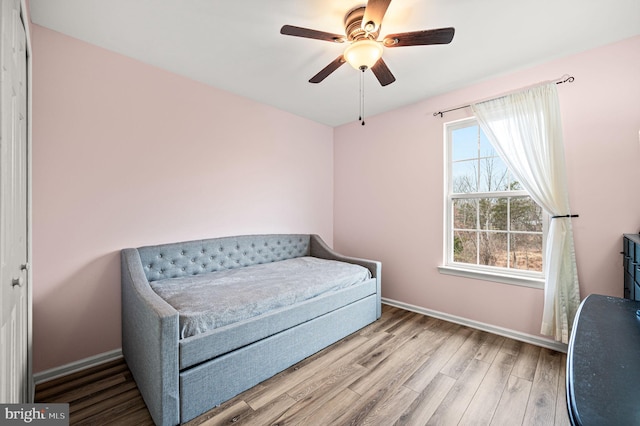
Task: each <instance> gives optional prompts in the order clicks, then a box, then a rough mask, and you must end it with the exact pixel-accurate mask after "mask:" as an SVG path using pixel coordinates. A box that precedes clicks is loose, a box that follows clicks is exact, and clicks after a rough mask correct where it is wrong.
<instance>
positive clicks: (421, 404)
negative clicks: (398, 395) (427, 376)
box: [394, 374, 456, 426]
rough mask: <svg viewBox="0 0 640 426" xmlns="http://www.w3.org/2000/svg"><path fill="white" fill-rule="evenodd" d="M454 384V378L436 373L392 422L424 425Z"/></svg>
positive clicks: (411, 425)
mask: <svg viewBox="0 0 640 426" xmlns="http://www.w3.org/2000/svg"><path fill="white" fill-rule="evenodd" d="M455 384H456V379H454V378H452V377H449V376H447V375H445V374H437V375H436V376H435V377H434V378H433V380H431V381H429V384H428V385H427V386H426V387H425V388H424V390H423V391H422V392H420V394H419V395H418V396H417V397H416V399H415V400H414V401H413V403H412V404H411V405H410V406H409V407H408V408H407V409H406V410H405V411H404V412H403V413H402V415H400V417H399V418H398V419H397V420H396V422H395V423H394V424H395V425H410V426H413V425H416V426H417V425H420V426H422V425H424V424H425V423H426V422H427V421H428V420H429V419H430V418H431V416H432V415H433V413H435V411H436V409H437V408H438V407H439V406H440V404H441V403H442V401H443V400H444V398H445V397H446V396H447V394H448V393H449V391H450V390H451V388H453V386H454V385H455Z"/></svg>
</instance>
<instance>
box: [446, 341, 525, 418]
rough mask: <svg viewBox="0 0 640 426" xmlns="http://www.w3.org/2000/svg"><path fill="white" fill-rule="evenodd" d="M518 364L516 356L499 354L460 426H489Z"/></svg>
mask: <svg viewBox="0 0 640 426" xmlns="http://www.w3.org/2000/svg"><path fill="white" fill-rule="evenodd" d="M515 362H516V357H515V356H514V355H510V354H507V353H505V352H499V353H498V354H497V355H496V357H495V361H494V362H493V363H492V364H491V365H490V367H489V371H487V374H486V375H485V376H484V379H483V380H482V383H480V386H479V387H478V390H477V392H476V393H475V395H474V396H473V399H472V400H471V402H470V403H469V406H468V407H467V409H466V410H465V412H464V415H463V416H462V419H461V420H460V423H458V424H459V425H488V424H490V423H491V418H492V417H493V414H494V412H495V410H496V408H497V407H498V403H499V402H500V396H501V395H502V393H503V392H504V389H505V387H506V385H507V381H508V380H509V375H510V374H511V370H512V369H513V365H514V364H515Z"/></svg>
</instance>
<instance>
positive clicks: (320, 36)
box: [280, 25, 347, 43]
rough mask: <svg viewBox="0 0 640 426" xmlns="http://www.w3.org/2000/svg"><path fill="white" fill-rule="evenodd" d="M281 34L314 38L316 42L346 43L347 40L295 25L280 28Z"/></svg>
mask: <svg viewBox="0 0 640 426" xmlns="http://www.w3.org/2000/svg"><path fill="white" fill-rule="evenodd" d="M280 34H284V35H290V36H295V37H306V38H312V39H314V40H324V41H333V42H336V43H344V42H345V40H346V39H347V38H346V37H345V36H344V35H340V34H333V33H326V32H324V31H317V30H311V29H309V28H302V27H295V26H293V25H283V26H282V28H280Z"/></svg>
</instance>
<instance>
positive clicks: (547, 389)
mask: <svg viewBox="0 0 640 426" xmlns="http://www.w3.org/2000/svg"><path fill="white" fill-rule="evenodd" d="M561 359H562V356H561V354H560V353H558V352H555V351H552V350H550V349H546V348H543V349H542V350H541V351H540V357H539V359H538V365H537V368H536V372H535V376H534V379H533V385H532V387H531V395H530V396H529V403H528V404H527V410H526V412H525V415H524V421H523V424H525V425H552V424H553V423H554V421H555V414H556V405H557V403H556V398H557V396H558V380H559V378H560V361H561Z"/></svg>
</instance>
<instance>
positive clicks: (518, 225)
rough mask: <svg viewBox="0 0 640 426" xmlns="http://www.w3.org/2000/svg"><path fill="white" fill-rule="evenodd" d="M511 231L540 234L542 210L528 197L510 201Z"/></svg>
mask: <svg viewBox="0 0 640 426" xmlns="http://www.w3.org/2000/svg"><path fill="white" fill-rule="evenodd" d="M511 230H512V231H529V232H542V208H541V207H540V206H539V205H537V204H536V203H535V201H533V200H532V199H531V198H530V197H515V198H512V199H511Z"/></svg>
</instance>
